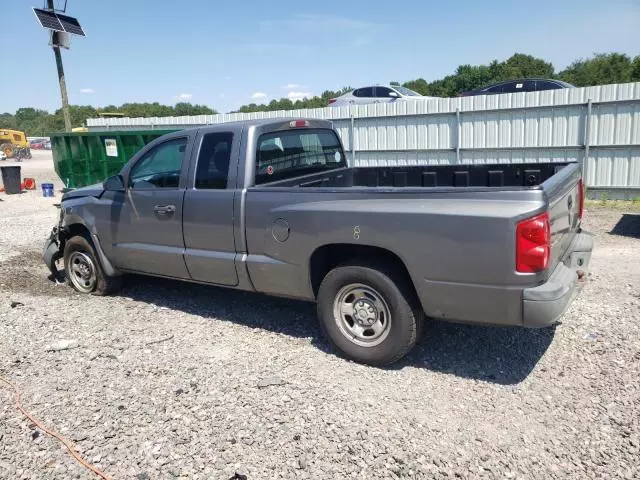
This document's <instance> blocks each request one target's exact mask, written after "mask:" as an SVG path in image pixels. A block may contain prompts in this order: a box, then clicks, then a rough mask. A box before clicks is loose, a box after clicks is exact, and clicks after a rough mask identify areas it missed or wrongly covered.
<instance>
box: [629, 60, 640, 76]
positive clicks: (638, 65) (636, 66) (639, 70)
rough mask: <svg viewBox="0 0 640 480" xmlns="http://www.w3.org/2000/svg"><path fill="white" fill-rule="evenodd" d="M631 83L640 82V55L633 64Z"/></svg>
mask: <svg viewBox="0 0 640 480" xmlns="http://www.w3.org/2000/svg"><path fill="white" fill-rule="evenodd" d="M631 81H632V82H640V55H638V56H636V57H635V58H634V59H633V63H632V64H631Z"/></svg>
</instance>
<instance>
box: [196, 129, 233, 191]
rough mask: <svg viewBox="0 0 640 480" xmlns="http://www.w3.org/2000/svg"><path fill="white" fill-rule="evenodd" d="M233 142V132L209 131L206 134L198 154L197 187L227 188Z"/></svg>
mask: <svg viewBox="0 0 640 480" xmlns="http://www.w3.org/2000/svg"><path fill="white" fill-rule="evenodd" d="M232 142H233V133H231V132H215V133H207V134H206V135H205V136H204V138H203V139H202V146H201V147H200V155H199V156H198V166H197V169H196V188H201V189H224V188H227V178H228V177H229V163H230V161H231V143H232Z"/></svg>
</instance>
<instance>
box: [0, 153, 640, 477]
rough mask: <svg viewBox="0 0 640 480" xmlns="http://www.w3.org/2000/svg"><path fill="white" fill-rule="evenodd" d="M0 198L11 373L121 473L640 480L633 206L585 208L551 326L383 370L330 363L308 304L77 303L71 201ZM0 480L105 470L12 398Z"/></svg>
mask: <svg viewBox="0 0 640 480" xmlns="http://www.w3.org/2000/svg"><path fill="white" fill-rule="evenodd" d="M27 173H33V175H32V176H36V179H37V181H38V182H40V181H42V180H43V179H47V180H50V179H51V178H53V174H52V173H51V169H50V164H49V163H48V162H47V161H46V159H45V158H44V157H43V158H42V159H41V160H39V161H34V162H33V163H29V161H26V162H25V163H24V164H23V174H24V175H26V174H27ZM0 199H1V200H2V201H1V202H0V374H1V375H3V376H5V377H7V378H9V379H10V380H11V381H13V382H15V383H16V384H17V385H18V386H19V387H20V389H21V390H22V396H23V397H22V398H23V402H24V404H25V406H26V408H27V409H28V410H30V411H31V412H32V413H33V414H34V415H35V416H36V417H37V418H39V419H41V420H43V421H44V422H45V424H46V425H48V426H49V427H51V428H53V429H55V430H57V431H58V432H60V433H62V434H63V435H65V436H67V437H68V438H70V439H72V440H73V442H74V443H75V445H76V446H77V448H78V450H79V451H80V452H81V453H82V454H83V455H84V456H85V457H86V458H87V459H88V460H89V461H91V462H93V463H94V464H95V465H96V466H98V467H99V468H101V469H103V470H104V471H105V472H106V473H107V474H109V476H110V477H112V478H118V479H120V478H132V479H141V480H142V479H175V478H189V479H191V478H206V479H224V480H226V479H230V478H237V479H239V478H244V477H243V475H244V476H246V478H247V479H250V480H253V479H271V478H286V479H291V478H295V479H304V478H309V479H311V478H313V479H324V478H336V479H344V478H359V479H360V478H363V479H367V478H435V479H440V478H523V479H524V478H527V479H528V478H532V479H554V478H558V479H565V478H576V479H584V478H627V479H631V478H639V477H640V469H639V467H638V464H639V462H638V459H639V458H640V408H639V407H640V386H639V382H638V379H639V374H640V326H639V321H640V256H639V255H640V240H639V238H640V215H638V214H637V213H636V214H634V213H632V212H628V211H624V210H620V209H618V210H612V209H602V208H597V207H595V206H593V207H590V208H589V210H588V211H587V213H586V221H585V227H586V228H587V229H590V230H592V231H593V232H594V233H596V235H597V246H596V250H595V252H594V256H593V260H592V265H591V271H592V274H591V276H590V277H589V282H588V283H587V285H586V287H585V290H584V291H583V292H582V294H581V295H580V296H579V297H578V298H577V300H576V301H575V302H574V303H573V305H572V306H571V308H570V310H569V311H568V313H567V314H566V315H565V317H564V322H563V324H561V325H560V326H558V327H557V328H555V329H544V330H524V329H516V328H489V327H470V326H459V325H450V324H444V323H437V322H433V323H431V324H430V325H429V326H428V327H427V328H426V332H425V338H424V339H423V340H422V342H421V344H420V345H419V347H418V348H416V350H415V351H414V352H413V353H412V354H411V355H410V356H409V358H407V359H406V360H404V361H403V362H401V363H400V364H399V365H397V366H396V367H394V368H391V369H378V368H372V367H366V366H362V365H358V364H354V363H351V362H347V361H345V360H342V359H340V358H339V357H337V356H335V355H334V354H333V353H332V352H331V349H330V347H329V346H328V345H327V343H326V342H325V341H324V340H323V339H322V337H321V335H320V332H319V329H318V327H317V325H316V321H315V314H314V307H313V306H312V305H307V304H303V303H297V302H292V301H288V300H279V299H272V298H267V297H263V296H260V295H252V294H246V293H238V292H233V291H226V290H220V289H215V288H206V287H201V286H194V285H187V284H181V283H177V282H169V281H160V280H149V279H145V278H142V277H129V278H127V280H126V284H125V288H124V290H123V292H122V294H121V295H120V296H115V297H107V298H99V297H89V296H80V295H76V294H74V293H73V291H72V290H71V289H70V288H68V287H66V286H57V285H55V284H53V283H52V282H50V281H48V280H47V271H46V268H45V267H44V265H43V264H42V261H41V257H40V255H41V247H42V242H43V240H44V237H45V236H46V234H47V233H48V231H49V229H50V227H51V226H52V225H53V224H54V222H55V219H56V215H57V211H56V209H55V208H54V207H53V206H52V204H53V203H54V202H56V201H59V195H58V197H57V198H54V199H45V198H42V197H41V196H40V193H39V192H29V193H25V194H22V195H14V196H7V195H4V194H0ZM12 302H20V303H21V304H18V305H16V304H15V303H14V307H12ZM61 341H69V342H67V344H66V345H61V344H59V342H61ZM154 342H155V343H154ZM62 346H65V347H70V348H68V349H64V350H58V351H55V350H57V349H58V348H59V347H62ZM236 474H237V475H236ZM0 478H7V479H13V478H16V479H21V478H25V479H26V478H34V479H35V478H38V479H40V478H47V479H69V478H83V479H84V478H87V479H88V478H95V477H94V476H92V475H90V474H89V473H87V472H86V471H85V470H83V469H82V468H81V467H80V466H79V465H78V464H77V463H76V462H75V461H73V460H72V459H71V458H70V457H69V456H68V455H67V454H66V451H65V450H64V448H63V447H61V445H60V444H59V443H58V442H57V441H55V440H53V439H51V438H50V437H48V436H46V435H45V434H44V433H43V432H41V431H40V430H38V429H37V428H35V426H34V425H30V422H29V421H27V420H25V419H24V418H23V417H22V416H21V415H20V413H19V412H18V411H17V410H16V409H15V407H14V405H13V398H12V395H11V393H10V391H9V390H8V389H6V388H4V387H3V386H1V385H0Z"/></svg>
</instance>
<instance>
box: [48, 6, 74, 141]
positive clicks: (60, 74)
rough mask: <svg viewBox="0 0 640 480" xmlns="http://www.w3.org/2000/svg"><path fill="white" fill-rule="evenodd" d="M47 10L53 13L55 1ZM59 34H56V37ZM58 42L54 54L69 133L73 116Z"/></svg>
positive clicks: (63, 114)
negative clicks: (70, 110) (70, 111)
mask: <svg viewBox="0 0 640 480" xmlns="http://www.w3.org/2000/svg"><path fill="white" fill-rule="evenodd" d="M47 8H49V9H50V10H51V11H53V9H54V6H53V0H47ZM56 33H57V32H54V36H55V34H56ZM57 45H58V44H57V43H56V42H53V46H52V47H51V48H53V54H54V56H55V57H56V68H57V69H58V82H59V83H60V96H61V97H62V116H63V117H64V129H65V131H67V132H70V131H71V114H70V113H69V98H68V97H67V84H66V82H65V80H64V68H63V67H62V55H61V54H60V47H58V46H57Z"/></svg>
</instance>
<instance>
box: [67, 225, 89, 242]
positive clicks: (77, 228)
mask: <svg viewBox="0 0 640 480" xmlns="http://www.w3.org/2000/svg"><path fill="white" fill-rule="evenodd" d="M76 235H80V236H82V237H84V238H85V239H86V240H87V241H88V242H90V243H92V242H91V232H89V229H88V228H87V227H85V226H84V225H82V224H81V223H72V224H71V225H67V226H66V227H64V239H61V240H64V241H66V240H67V239H69V238H71V237H75V236H76Z"/></svg>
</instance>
